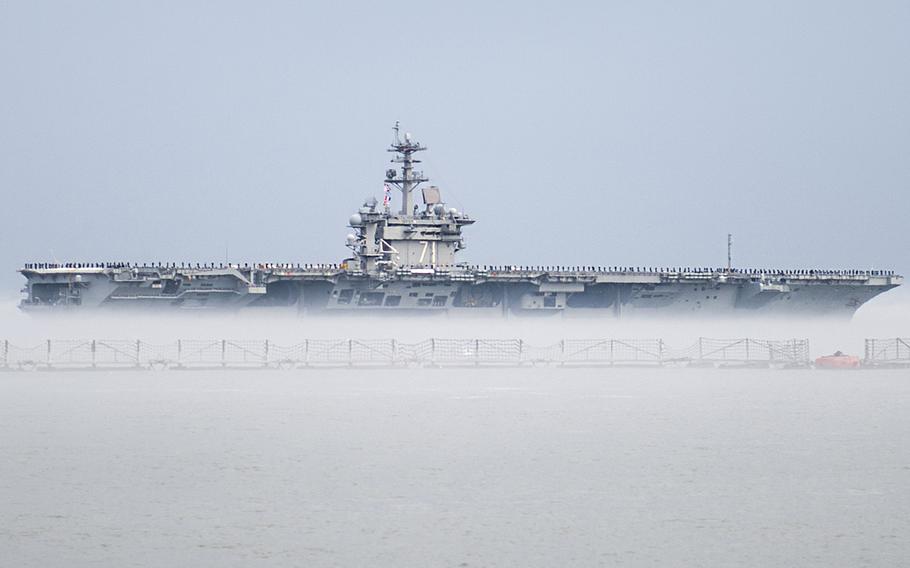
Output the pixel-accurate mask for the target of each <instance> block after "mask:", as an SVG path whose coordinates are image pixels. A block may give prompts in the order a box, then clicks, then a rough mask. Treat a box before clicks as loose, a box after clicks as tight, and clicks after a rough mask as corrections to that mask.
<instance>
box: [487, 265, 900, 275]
mask: <svg viewBox="0 0 910 568" xmlns="http://www.w3.org/2000/svg"><path fill="white" fill-rule="evenodd" d="M473 268H474V269H477V270H486V271H493V272H606V273H619V274H717V275H720V274H743V275H756V276H758V275H763V274H774V275H779V276H893V275H894V271H893V270H853V269H847V270H817V269H792V270H791V269H780V268H775V269H770V268H730V269H726V268H703V267H691V266H685V267H669V268H668V267H660V268H657V267H651V266H498V265H497V266H486V265H484V266H476V267H473Z"/></svg>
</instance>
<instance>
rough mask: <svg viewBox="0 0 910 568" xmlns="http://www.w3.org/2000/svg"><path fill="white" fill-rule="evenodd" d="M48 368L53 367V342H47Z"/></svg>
mask: <svg viewBox="0 0 910 568" xmlns="http://www.w3.org/2000/svg"><path fill="white" fill-rule="evenodd" d="M47 366H48V367H50V366H51V340H50V339H48V340H47Z"/></svg>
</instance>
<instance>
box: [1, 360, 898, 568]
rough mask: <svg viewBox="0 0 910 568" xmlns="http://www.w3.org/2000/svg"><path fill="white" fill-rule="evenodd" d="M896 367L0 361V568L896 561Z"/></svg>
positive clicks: (875, 563) (876, 563) (838, 563)
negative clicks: (9, 368) (61, 365)
mask: <svg viewBox="0 0 910 568" xmlns="http://www.w3.org/2000/svg"><path fill="white" fill-rule="evenodd" d="M908 435H910V373H908V372H906V371H895V372H890V371H889V372H863V373H824V372H811V371H793V372H784V371H771V372H768V371H719V370H708V371H705V370H701V371H694V370H686V371H679V370H657V371H655V370H610V371H602V370H590V369H587V370H581V369H577V370H552V369H532V370H521V371H515V370H491V369H487V370H479V371H478V370H465V371H456V370H430V371H427V370H417V369H414V370H408V371H405V372H402V373H392V372H387V371H369V372H363V373H355V372H351V371H340V370H339V371H331V370H330V371H308V372H182V373H181V372H162V373H129V372H126V373H124V372H117V373H33V374H3V375H0V503H2V509H0V558H2V560H0V564H2V565H4V566H17V567H18V566H68V567H69V566H216V565H217V566H251V565H269V566H284V565H297V566H456V567H457V566H598V565H604V566H616V565H627V566H761V567H765V566H826V567H827V566H897V565H900V564H902V563H904V562H906V559H907V558H908V557H910V515H908V513H907V512H908V511H910V441H908Z"/></svg>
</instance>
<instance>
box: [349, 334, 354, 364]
mask: <svg viewBox="0 0 910 568" xmlns="http://www.w3.org/2000/svg"><path fill="white" fill-rule="evenodd" d="M353 364H354V340H353V339H348V366H351V365H353Z"/></svg>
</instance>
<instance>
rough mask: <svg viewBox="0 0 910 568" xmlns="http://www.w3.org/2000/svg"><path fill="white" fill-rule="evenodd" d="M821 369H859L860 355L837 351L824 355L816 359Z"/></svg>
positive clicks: (816, 363) (817, 365)
mask: <svg viewBox="0 0 910 568" xmlns="http://www.w3.org/2000/svg"><path fill="white" fill-rule="evenodd" d="M815 366H816V367H817V368H819V369H859V366H860V361H859V357H857V356H855V355H847V354H846V353H843V352H841V351H835V352H834V354H833V355H824V356H822V357H819V358H818V359H816V360H815Z"/></svg>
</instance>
